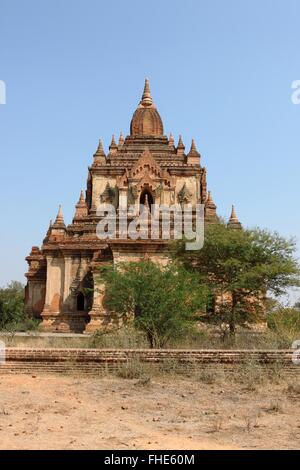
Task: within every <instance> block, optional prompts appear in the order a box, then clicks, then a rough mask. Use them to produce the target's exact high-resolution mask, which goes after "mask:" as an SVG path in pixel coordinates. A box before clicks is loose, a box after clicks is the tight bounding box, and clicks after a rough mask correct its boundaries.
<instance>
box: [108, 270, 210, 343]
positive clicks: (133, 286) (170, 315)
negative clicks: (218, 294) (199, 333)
mask: <svg viewBox="0 0 300 470" xmlns="http://www.w3.org/2000/svg"><path fill="white" fill-rule="evenodd" d="M100 275H101V277H103V278H104V280H105V284H106V288H105V303H106V307H107V308H108V309H109V310H110V311H111V312H113V313H115V314H117V315H121V316H123V317H131V318H132V321H133V323H134V325H135V327H136V328H138V329H139V330H141V331H143V332H144V333H145V334H146V336H147V338H148V341H149V345H150V347H164V346H165V345H166V344H167V343H168V341H169V340H170V339H175V338H176V337H179V336H181V335H182V334H183V333H184V331H185V330H186V328H188V327H189V326H190V325H191V324H192V323H193V321H194V319H195V315H196V314H197V312H198V311H199V310H200V309H203V307H204V305H205V299H206V290H205V288H204V287H203V286H202V287H201V286H200V285H199V280H198V277H197V276H195V275H194V274H193V273H190V272H188V271H187V270H186V269H184V268H183V267H178V266H176V265H175V264H174V263H170V264H169V265H168V266H167V267H164V268H163V267H161V266H158V265H157V264H155V263H153V262H151V261H141V262H136V263H124V264H122V265H120V266H119V267H118V268H116V267H106V268H104V269H102V271H101V274H100Z"/></svg>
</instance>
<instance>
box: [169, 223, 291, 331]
mask: <svg viewBox="0 0 300 470" xmlns="http://www.w3.org/2000/svg"><path fill="white" fill-rule="evenodd" d="M295 249H296V245H295V241H294V240H292V239H285V238H283V237H281V236H279V235H278V234H277V233H271V232H269V231H267V230H260V229H253V230H244V229H241V230H234V229H230V228H228V227H227V226H226V225H225V224H224V223H220V224H212V225H209V226H207V227H206V231H205V240H204V246H203V248H202V249H201V250H199V251H186V250H185V244H184V243H183V242H179V243H178V244H176V245H175V257H176V258H177V259H178V260H180V261H181V262H182V264H183V266H184V267H185V268H186V269H189V270H190V271H192V272H195V273H197V274H198V276H199V280H200V282H201V283H203V284H204V285H206V286H207V287H208V288H209V290H210V292H211V294H212V296H211V297H212V298H213V299H216V298H219V299H220V298H222V297H223V298H227V299H230V301H228V300H227V301H224V302H221V303H220V305H219V306H218V308H217V309H216V313H215V314H214V315H213V318H212V319H213V320H217V321H221V322H224V323H226V324H227V325H228V328H229V332H230V333H231V334H232V335H234V333H235V331H236V326H237V325H238V324H239V325H242V324H245V323H246V322H249V321H251V320H255V319H257V315H258V314H260V313H261V312H262V302H261V300H262V293H263V294H267V293H268V294H273V295H274V296H275V297H278V296H280V295H282V294H284V293H285V292H286V290H287V288H289V287H291V286H299V275H300V270H299V265H298V263H297V261H296V259H295ZM249 307H252V308H249Z"/></svg>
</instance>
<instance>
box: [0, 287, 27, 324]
mask: <svg viewBox="0 0 300 470" xmlns="http://www.w3.org/2000/svg"><path fill="white" fill-rule="evenodd" d="M24 318H25V316H24V286H23V284H21V282H17V281H12V282H11V283H10V284H8V285H7V287H2V288H1V289H0V328H5V327H6V326H8V325H10V324H17V323H18V322H20V321H23V320H24Z"/></svg>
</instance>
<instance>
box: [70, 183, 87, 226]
mask: <svg viewBox="0 0 300 470" xmlns="http://www.w3.org/2000/svg"><path fill="white" fill-rule="evenodd" d="M75 209H76V210H75V216H74V218H73V223H74V222H76V221H77V220H78V219H82V217H85V216H86V215H87V205H86V202H85V197H84V191H83V190H82V191H81V192H80V197H79V200H78V202H77V204H76V206H75Z"/></svg>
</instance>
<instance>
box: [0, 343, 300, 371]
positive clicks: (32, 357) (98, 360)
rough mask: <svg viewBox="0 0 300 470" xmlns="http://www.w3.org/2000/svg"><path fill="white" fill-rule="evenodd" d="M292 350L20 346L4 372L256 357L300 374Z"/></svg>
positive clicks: (9, 353)
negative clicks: (136, 361)
mask: <svg viewBox="0 0 300 470" xmlns="http://www.w3.org/2000/svg"><path fill="white" fill-rule="evenodd" d="M293 352H294V351H292V350H259V351H258V350H234V351H231V350H212V349H210V350H203V349H202V350H201V349H199V350H187V349H184V350H182V349H175V350H174V349H171V350H170V349H152V350H149V349H39V348H35V349H29V348H28V349H27V348H26V349H20V348H7V349H6V360H5V363H4V364H2V365H0V373H21V372H22V373H32V372H34V371H36V372H60V373H63V372H72V371H73V372H76V371H77V372H81V373H89V374H93V373H95V374H97V373H98V372H100V371H103V370H111V369H116V368H117V367H119V366H120V365H121V364H126V363H128V362H130V361H131V360H139V361H141V362H144V363H150V364H153V365H161V364H168V365H169V367H171V366H172V364H176V365H177V366H181V367H183V368H185V369H186V368H189V369H191V371H192V370H193V369H197V368H199V369H200V368H203V367H209V366H212V365H213V366H217V365H224V366H228V367H230V366H234V365H236V364H243V363H249V361H253V362H255V363H259V364H266V365H269V366H276V365H280V366H284V370H286V371H287V372H289V373H293V374H297V373H299V372H300V365H299V366H297V365H295V364H293V362H292V356H293Z"/></svg>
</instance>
